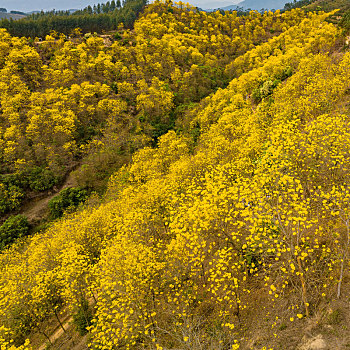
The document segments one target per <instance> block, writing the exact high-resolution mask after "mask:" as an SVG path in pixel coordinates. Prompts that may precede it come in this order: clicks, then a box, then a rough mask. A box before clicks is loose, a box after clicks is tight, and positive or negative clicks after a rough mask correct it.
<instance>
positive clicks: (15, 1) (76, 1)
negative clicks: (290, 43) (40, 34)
mask: <svg viewBox="0 0 350 350" xmlns="http://www.w3.org/2000/svg"><path fill="white" fill-rule="evenodd" d="M107 1H108V0H101V1H98V0H96V1H94V0H93V1H89V0H0V7H5V8H6V9H7V10H8V11H11V10H18V11H23V12H29V11H35V10H39V11H40V10H44V11H47V10H52V9H56V10H68V9H81V8H84V7H85V6H88V5H93V4H94V3H98V2H101V3H102V2H107ZM182 1H184V2H186V1H185V0H182ZM188 2H189V3H190V4H192V5H195V6H199V7H202V8H217V7H223V6H228V5H234V4H237V3H239V2H240V0H232V1H230V0H219V1H215V0H192V1H188Z"/></svg>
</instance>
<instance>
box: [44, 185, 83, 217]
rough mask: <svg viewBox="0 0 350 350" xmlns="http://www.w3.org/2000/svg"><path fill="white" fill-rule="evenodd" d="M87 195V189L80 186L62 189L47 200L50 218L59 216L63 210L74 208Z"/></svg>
mask: <svg viewBox="0 0 350 350" xmlns="http://www.w3.org/2000/svg"><path fill="white" fill-rule="evenodd" d="M87 197H88V191H87V190H86V189H83V188H80V187H70V188H65V189H64V190H62V191H61V192H60V193H59V194H58V195H57V196H56V197H54V198H52V199H51V200H50V202H49V209H50V215H51V217H52V219H58V218H60V217H61V216H62V215H63V214H64V212H65V211H67V210H70V209H75V208H77V207H78V205H79V204H80V203H82V202H84V201H85V200H86V199H87Z"/></svg>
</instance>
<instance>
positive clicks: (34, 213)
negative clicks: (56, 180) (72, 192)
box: [20, 173, 77, 224]
mask: <svg viewBox="0 0 350 350" xmlns="http://www.w3.org/2000/svg"><path fill="white" fill-rule="evenodd" d="M76 185H77V183H76V181H75V179H74V178H73V176H72V174H71V173H70V174H69V175H68V176H67V178H66V180H65V181H64V183H63V184H62V185H61V186H60V187H59V188H56V189H55V190H52V191H50V192H48V194H47V196H45V197H44V198H43V197H39V198H33V199H32V200H30V201H29V202H28V203H26V204H25V205H24V206H23V208H22V210H21V212H20V214H22V215H25V216H26V217H27V219H28V221H29V223H30V224H35V223H38V222H40V221H41V220H42V219H43V218H45V217H47V215H48V205H49V201H50V200H51V199H52V198H53V197H55V196H57V194H58V193H59V192H60V191H62V190H64V189H65V188H67V187H74V186H76Z"/></svg>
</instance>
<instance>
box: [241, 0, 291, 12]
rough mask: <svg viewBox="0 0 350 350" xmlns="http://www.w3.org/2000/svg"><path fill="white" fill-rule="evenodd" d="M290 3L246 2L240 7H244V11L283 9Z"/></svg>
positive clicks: (277, 1)
mask: <svg viewBox="0 0 350 350" xmlns="http://www.w3.org/2000/svg"><path fill="white" fill-rule="evenodd" d="M287 2H288V1H286V0H244V1H242V2H240V3H239V4H238V5H236V6H238V7H243V8H244V9H249V8H250V9H252V10H261V9H262V8H264V9H269V10H271V9H275V10H277V9H283V7H284V5H285V4H286V3H287Z"/></svg>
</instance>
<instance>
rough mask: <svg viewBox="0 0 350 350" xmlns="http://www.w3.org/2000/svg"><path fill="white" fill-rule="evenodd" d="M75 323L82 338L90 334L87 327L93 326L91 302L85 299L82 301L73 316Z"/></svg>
mask: <svg viewBox="0 0 350 350" xmlns="http://www.w3.org/2000/svg"><path fill="white" fill-rule="evenodd" d="M73 322H74V324H75V327H76V329H77V331H78V332H79V334H80V335H81V336H83V335H85V334H86V333H87V332H88V331H87V327H89V326H91V323H92V310H91V307H90V306H89V302H88V301H87V300H86V299H85V298H84V299H82V301H81V302H80V305H79V307H78V308H77V309H76V311H75V313H74V314H73Z"/></svg>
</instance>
